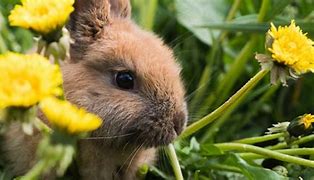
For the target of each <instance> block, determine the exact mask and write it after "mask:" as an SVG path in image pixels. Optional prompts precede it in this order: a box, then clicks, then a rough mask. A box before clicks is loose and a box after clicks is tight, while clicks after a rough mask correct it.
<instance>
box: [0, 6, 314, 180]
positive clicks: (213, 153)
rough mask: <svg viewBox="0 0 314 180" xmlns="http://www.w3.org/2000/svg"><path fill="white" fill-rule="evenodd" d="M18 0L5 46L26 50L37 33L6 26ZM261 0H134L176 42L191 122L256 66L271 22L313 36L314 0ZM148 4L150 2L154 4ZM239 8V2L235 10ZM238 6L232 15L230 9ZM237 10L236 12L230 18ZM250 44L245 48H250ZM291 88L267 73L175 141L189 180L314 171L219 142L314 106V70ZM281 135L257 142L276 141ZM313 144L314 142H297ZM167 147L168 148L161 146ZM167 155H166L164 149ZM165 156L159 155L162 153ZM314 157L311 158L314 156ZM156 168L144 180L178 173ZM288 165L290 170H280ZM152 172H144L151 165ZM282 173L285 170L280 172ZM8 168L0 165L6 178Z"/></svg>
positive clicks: (4, 29) (2, 11)
mask: <svg viewBox="0 0 314 180" xmlns="http://www.w3.org/2000/svg"><path fill="white" fill-rule="evenodd" d="M18 2H19V1H18V0H3V1H0V53H3V52H4V51H7V50H12V51H17V52H25V51H27V50H29V49H30V48H31V47H32V42H33V39H32V37H33V36H32V34H31V32H29V31H27V30H23V29H20V28H12V27H9V26H8V23H7V16H8V14H9V11H10V9H12V7H13V5H14V4H16V3H18ZM262 2H263V1H260V0H195V1H192V0H174V1H169V0H159V1H156V0H151V1H149V2H148V1H147V2H146V1H143V0H133V1H132V3H133V16H134V19H136V21H137V22H138V23H140V25H141V26H142V27H144V28H146V29H148V30H153V31H154V32H156V33H157V34H159V35H160V36H161V37H162V38H163V39H164V40H165V41H166V43H167V44H168V45H169V46H171V47H172V48H173V49H174V51H175V54H176V56H177V57H178V61H179V62H180V63H181V65H182V68H183V69H182V76H183V79H184V81H185V84H186V89H187V100H188V103H189V107H190V108H189V110H190V112H189V114H190V123H191V122H194V121H196V120H198V119H200V118H201V117H203V116H204V115H206V114H208V113H210V112H212V111H213V110H214V109H216V108H217V107H218V106H219V105H221V104H222V103H223V102H224V101H225V100H227V98H228V97H230V96H231V95H232V94H233V93H234V92H236V90H238V89H239V88H241V87H242V86H243V84H244V83H245V82H246V81H247V80H248V79H249V78H250V77H252V76H253V75H254V74H255V73H256V72H258V70H259V68H260V66H259V65H258V63H257V62H256V61H255V60H253V57H254V54H255V52H264V49H265V48H264V43H265V38H264V37H265V33H266V31H267V30H268V28H269V24H270V22H274V23H275V24H276V25H283V24H287V23H288V22H290V20H291V19H295V20H296V23H297V24H298V25H299V26H300V27H301V28H302V29H303V30H304V31H305V32H308V33H309V34H308V36H309V37H312V38H313V37H314V14H313V8H314V1H312V0H302V1H298V0H272V1H269V6H267V7H266V8H267V9H266V11H265V12H266V14H264V16H263V17H261V15H260V14H259V11H260V9H261V6H262ZM236 3H238V4H236ZM148 7H149V8H148ZM233 8H234V9H233ZM232 11H234V14H232V13H231V14H230V12H232ZM230 17H231V18H230ZM244 49H245V50H244ZM288 84H289V87H285V88H283V87H280V86H272V87H270V86H269V79H266V78H265V79H264V80H263V81H262V82H261V83H260V84H259V85H258V86H257V87H256V88H255V89H254V91H252V92H251V93H250V94H249V95H248V96H246V97H244V98H243V99H241V101H240V102H239V103H237V104H236V105H235V106H234V107H232V110H230V111H228V112H226V113H225V114H224V115H223V116H222V117H220V118H219V119H218V120H217V121H216V122H215V123H213V124H210V125H209V126H207V127H206V128H203V129H202V130H201V131H199V132H198V133H196V134H195V136H194V137H192V138H191V139H186V140H180V141H177V142H175V149H176V152H177V155H178V158H179V162H180V165H181V169H182V171H183V175H184V178H185V179H196V180H198V179H200V180H205V179H219V180H220V179H222V180H223V179H257V180H258V179H287V177H285V176H288V177H290V178H298V177H302V178H303V179H309V178H312V177H313V176H314V174H313V169H312V168H309V167H306V168H305V167H303V166H300V165H296V164H292V163H283V162H282V161H277V160H276V161H271V163H270V164H271V165H266V164H267V163H266V161H269V159H267V158H262V159H259V160H255V159H245V158H243V157H242V156H241V155H239V153H238V152H236V151H232V152H225V151H223V150H222V149H220V148H219V147H218V146H216V145H215V144H216V143H219V142H227V141H233V140H236V139H240V138H244V137H252V136H261V135H263V134H264V132H265V131H266V129H267V128H268V127H270V126H271V125H272V124H274V123H277V122H282V121H290V120H292V119H294V118H295V117H297V116H299V115H302V114H304V113H311V112H312V113H314V109H313V104H312V102H313V101H314V96H312V92H313V90H314V77H313V76H312V75H305V76H304V77H302V78H300V79H298V80H297V81H289V82H288ZM278 142H279V143H282V142H283V140H282V138H281V139H280V138H279V139H274V140H272V141H265V142H262V143H255V144H254V145H255V146H259V147H270V146H272V145H274V144H277V143H278ZM296 147H313V142H308V143H307V144H300V145H296ZM161 152H162V153H161V154H163V151H161ZM162 156H163V155H162ZM162 156H161V157H162ZM306 158H308V159H313V157H308V156H306ZM160 159H161V160H160V161H161V162H160V163H159V164H161V165H160V166H156V167H151V168H150V170H149V172H148V174H147V175H146V179H174V178H173V176H174V175H173V174H172V172H171V170H169V169H170V165H169V164H168V162H167V161H165V160H164V161H162V158H160ZM280 168H283V169H284V170H287V171H288V174H287V175H285V174H284V173H282V172H281V171H279V170H278V169H280ZM145 172H146V171H145ZM280 172H281V173H282V174H280ZM6 176H8V175H7V172H5V170H2V171H0V179H6Z"/></svg>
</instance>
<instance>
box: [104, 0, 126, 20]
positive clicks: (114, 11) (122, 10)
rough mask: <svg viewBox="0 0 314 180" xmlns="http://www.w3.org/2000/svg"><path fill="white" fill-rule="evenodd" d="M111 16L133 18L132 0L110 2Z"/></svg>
mask: <svg viewBox="0 0 314 180" xmlns="http://www.w3.org/2000/svg"><path fill="white" fill-rule="evenodd" d="M109 3H110V10H111V15H112V16H115V17H121V18H129V17H130V16H131V4H130V0H109Z"/></svg>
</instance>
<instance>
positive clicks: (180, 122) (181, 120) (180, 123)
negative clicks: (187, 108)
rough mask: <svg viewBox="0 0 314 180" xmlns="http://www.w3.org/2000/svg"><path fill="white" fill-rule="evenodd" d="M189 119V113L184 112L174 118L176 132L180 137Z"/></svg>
mask: <svg viewBox="0 0 314 180" xmlns="http://www.w3.org/2000/svg"><path fill="white" fill-rule="evenodd" d="M186 119H187V113H186V112H184V111H180V112H177V113H176V114H175V115H174V117H173V124H174V127H173V128H174V130H175V131H176V133H177V135H180V133H181V132H182V130H183V128H184V126H185V124H186Z"/></svg>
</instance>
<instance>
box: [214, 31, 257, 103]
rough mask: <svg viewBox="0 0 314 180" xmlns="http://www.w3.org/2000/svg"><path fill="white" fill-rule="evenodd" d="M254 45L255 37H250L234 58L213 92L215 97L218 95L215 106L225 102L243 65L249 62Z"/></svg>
mask: <svg viewBox="0 0 314 180" xmlns="http://www.w3.org/2000/svg"><path fill="white" fill-rule="evenodd" d="M256 43H257V37H256V36H252V38H251V39H250V40H249V41H248V42H247V43H246V44H245V46H244V48H243V49H242V50H241V52H240V54H239V55H238V56H237V57H236V59H235V61H234V63H232V66H231V67H230V70H229V71H228V73H227V74H226V75H225V76H224V78H223V79H222V80H221V82H219V86H218V88H217V91H215V92H216V93H215V94H216V95H217V94H219V99H217V100H218V101H217V104H221V103H222V102H223V101H225V100H226V98H227V96H228V94H229V92H230V91H231V89H232V87H233V86H234V84H235V83H236V80H237V79H238V77H239V76H240V75H241V74H242V71H243V69H244V67H245V64H246V62H247V61H248V60H249V57H250V56H251V55H252V51H253V49H254V47H255V45H256Z"/></svg>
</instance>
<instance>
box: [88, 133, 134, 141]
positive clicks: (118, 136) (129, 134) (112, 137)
mask: <svg viewBox="0 0 314 180" xmlns="http://www.w3.org/2000/svg"><path fill="white" fill-rule="evenodd" d="M133 134H134V133H128V134H122V135H116V136H102V137H101V136H98V137H88V138H83V139H84V140H93V139H96V140H98V139H114V138H120V137H127V136H131V135H133Z"/></svg>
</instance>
